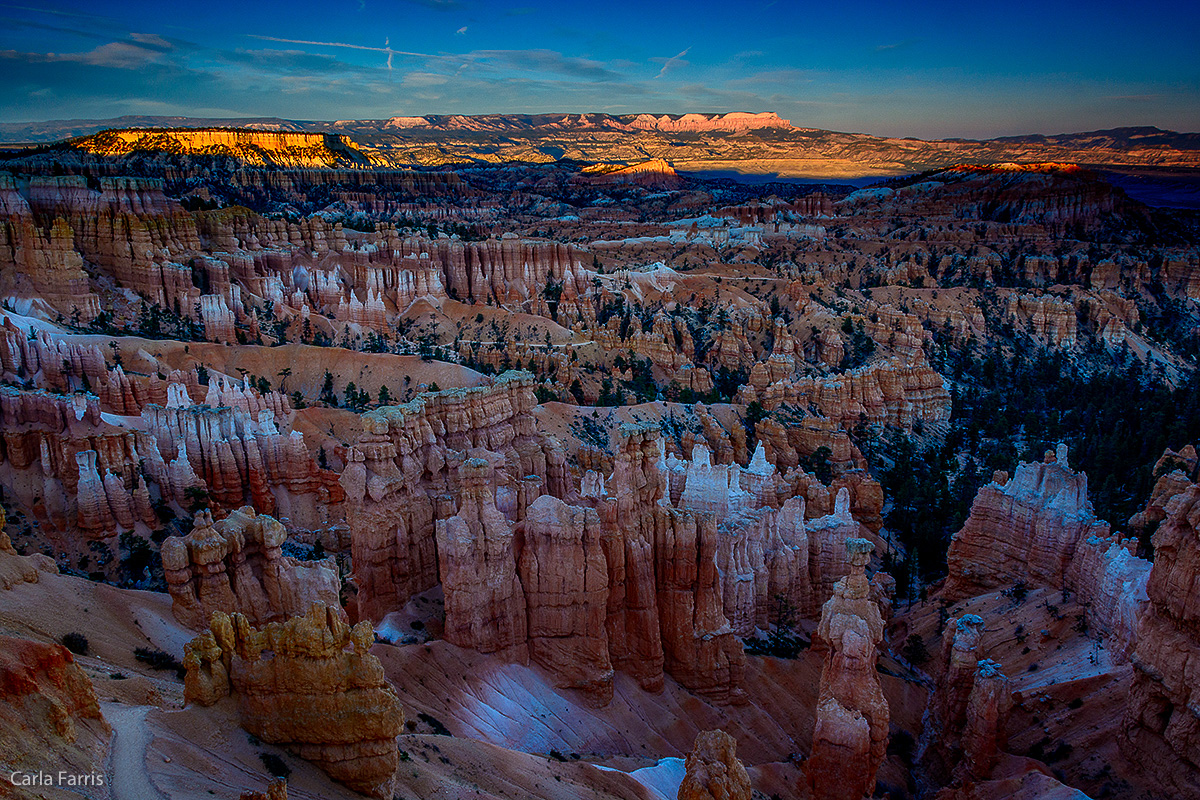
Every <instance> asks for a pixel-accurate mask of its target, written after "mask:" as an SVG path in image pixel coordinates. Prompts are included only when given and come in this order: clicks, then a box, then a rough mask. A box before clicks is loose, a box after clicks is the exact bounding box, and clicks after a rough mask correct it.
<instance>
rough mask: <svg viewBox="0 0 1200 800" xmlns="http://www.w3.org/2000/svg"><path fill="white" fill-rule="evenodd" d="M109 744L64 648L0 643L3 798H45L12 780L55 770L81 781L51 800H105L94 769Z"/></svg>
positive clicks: (92, 697) (91, 694) (98, 769)
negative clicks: (78, 798)
mask: <svg viewBox="0 0 1200 800" xmlns="http://www.w3.org/2000/svg"><path fill="white" fill-rule="evenodd" d="M0 558H3V555H0ZM110 737H111V728H110V727H109V725H108V723H107V722H106V721H105V719H104V716H103V715H102V714H101V712H100V703H99V702H98V700H97V698H96V692H95V689H94V688H93V687H92V683H91V681H90V680H88V677H87V675H85V674H84V671H83V670H82V669H81V668H80V666H79V664H78V663H76V661H75V659H74V657H73V656H72V655H71V653H70V652H69V651H68V650H67V649H66V648H65V647H63V646H62V645H58V644H45V643H41V642H32V641H29V640H27V639H17V638H13V637H10V636H0V743H2V745H3V746H2V747H0V768H2V769H3V770H4V779H5V781H6V786H5V790H4V794H5V796H6V797H16V798H22V800H24V798H29V799H30V800H33V798H42V797H45V796H46V795H45V794H43V791H44V789H43V788H41V784H36V785H31V786H28V787H23V786H22V785H21V784H20V781H19V778H20V774H19V773H25V775H26V776H27V777H38V776H40V775H42V774H49V775H51V776H57V775H59V774H60V772H59V771H60V770H61V771H62V772H63V773H66V774H68V775H71V776H82V777H83V778H85V779H87V780H88V782H87V783H83V782H80V783H78V784H75V785H73V786H72V787H71V788H70V789H68V788H66V787H64V788H63V789H62V790H61V792H60V791H58V787H57V786H54V787H52V788H50V792H51V793H53V796H54V797H60V796H61V797H66V796H68V792H69V793H70V794H71V795H73V796H79V795H77V794H76V791H78V792H80V793H81V794H82V795H83V796H87V797H107V796H108V795H107V793H106V791H105V787H104V782H105V776H104V772H103V766H102V765H103V764H104V760H105V758H106V756H107V753H108V748H109V740H110ZM14 773H17V774H14ZM97 778H98V779H99V781H100V782H99V783H96V780H97ZM76 787H77V788H76Z"/></svg>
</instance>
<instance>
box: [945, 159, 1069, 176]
mask: <svg viewBox="0 0 1200 800" xmlns="http://www.w3.org/2000/svg"><path fill="white" fill-rule="evenodd" d="M950 171H952V172H1044V173H1051V172H1067V173H1078V172H1083V168H1082V167H1080V166H1079V165H1078V164H1067V163H1060V162H1057V161H1043V162H1039V163H1034V164H1015V163H1013V162H1011V161H1009V162H1005V163H1002V164H987V165H974V164H964V165H961V166H957V167H953V168H952V169H951V170H950Z"/></svg>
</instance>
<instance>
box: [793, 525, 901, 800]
mask: <svg viewBox="0 0 1200 800" xmlns="http://www.w3.org/2000/svg"><path fill="white" fill-rule="evenodd" d="M873 549H874V546H873V545H872V544H871V543H870V542H869V541H867V540H865V539H848V540H847V541H846V551H847V554H848V560H849V562H850V572H849V574H848V575H846V577H844V578H842V579H841V580H840V581H838V582H837V584H836V585H835V586H834V594H833V597H831V598H830V599H829V600H828V601H826V603H825V605H824V606H823V607H822V609H821V624H820V627H819V628H818V629H817V635H818V637H819V642H820V646H821V647H823V648H825V663H824V666H823V667H822V670H821V691H820V695H819V697H818V700H817V724H816V728H815V730H814V731H813V745H812V755H811V756H810V757H809V759H808V761H807V762H806V763H805V768H804V771H805V774H806V776H807V780H808V784H809V787H810V788H811V790H812V795H813V797H814V798H817V800H826V799H828V800H860V798H863V797H869V796H870V795H871V794H872V792H874V789H875V773H876V772H877V771H878V769H879V766H880V764H882V763H883V758H884V755H885V754H886V752H887V739H888V719H889V713H888V704H887V700H886V699H885V698H884V696H883V689H882V688H881V687H880V684H879V676H878V674H877V673H876V671H875V662H876V660H877V659H878V651H877V649H876V648H877V647H878V645H879V643H880V642H881V641H882V640H883V617H882V615H881V614H880V612H879V606H878V605H877V604H876V603H875V601H873V600H872V599H871V588H870V582H869V581H868V580H867V576H866V566H867V563H868V561H869V560H870V557H871V552H872V550H873Z"/></svg>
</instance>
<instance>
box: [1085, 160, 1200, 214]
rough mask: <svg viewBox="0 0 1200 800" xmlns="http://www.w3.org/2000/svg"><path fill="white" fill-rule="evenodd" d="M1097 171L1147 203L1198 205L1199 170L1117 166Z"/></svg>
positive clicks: (1193, 206)
mask: <svg viewBox="0 0 1200 800" xmlns="http://www.w3.org/2000/svg"><path fill="white" fill-rule="evenodd" d="M1100 175H1102V176H1103V177H1104V180H1106V181H1108V182H1109V183H1111V184H1112V185H1113V186H1117V187H1120V188H1121V189H1124V190H1125V193H1126V194H1128V195H1129V196H1130V197H1132V198H1133V199H1134V200H1137V201H1138V202H1141V203H1145V204H1146V205H1148V206H1154V207H1155V208H1191V209H1200V170H1185V169H1167V168H1163V169H1153V168H1121V169H1102V170H1100Z"/></svg>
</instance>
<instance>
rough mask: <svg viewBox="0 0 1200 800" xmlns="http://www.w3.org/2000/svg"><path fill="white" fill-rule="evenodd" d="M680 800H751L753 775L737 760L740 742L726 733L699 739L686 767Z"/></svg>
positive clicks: (711, 734)
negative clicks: (751, 779) (747, 772)
mask: <svg viewBox="0 0 1200 800" xmlns="http://www.w3.org/2000/svg"><path fill="white" fill-rule="evenodd" d="M684 766H685V767H686V769H687V773H686V774H685V775H684V776H683V782H682V783H681V784H679V794H678V800H750V794H751V789H750V776H749V775H748V774H746V768H745V767H743V766H742V762H741V761H739V760H738V757H737V740H736V739H734V738H733V737H732V736H730V735H729V734H728V733H726V732H725V731H719V730H718V731H704V732H702V733H701V734H700V735H699V736H697V737H696V743H695V745H693V747H692V752H690V753H688V757H687V761H686V762H685V765H684Z"/></svg>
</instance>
